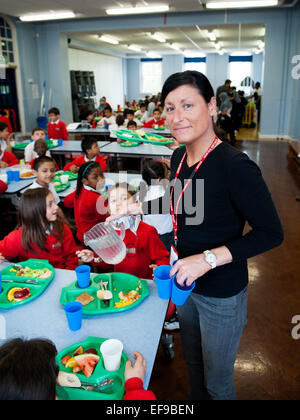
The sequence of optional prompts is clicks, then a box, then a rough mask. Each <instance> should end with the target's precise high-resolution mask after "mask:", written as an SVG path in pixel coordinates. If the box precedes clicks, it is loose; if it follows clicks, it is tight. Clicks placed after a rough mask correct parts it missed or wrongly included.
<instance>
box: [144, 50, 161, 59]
mask: <svg viewBox="0 0 300 420" xmlns="http://www.w3.org/2000/svg"><path fill="white" fill-rule="evenodd" d="M146 55H147V57H149V58H161V55H159V54H156V53H155V52H154V51H147V52H146Z"/></svg>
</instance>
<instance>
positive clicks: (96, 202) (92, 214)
mask: <svg viewBox="0 0 300 420" xmlns="http://www.w3.org/2000/svg"><path fill="white" fill-rule="evenodd" d="M104 186H105V179H104V176H103V173H102V169H101V166H100V165H99V163H98V162H88V163H85V164H83V165H81V166H80V169H79V172H78V179H77V188H76V191H74V192H73V193H71V194H69V195H68V196H67V197H65V199H64V205H65V206H66V207H69V208H72V207H74V215H75V222H76V226H77V233H76V236H77V238H78V240H79V241H80V242H81V243H82V245H84V240H83V235H84V234H85V233H86V232H88V231H89V230H90V229H91V228H92V227H94V226H95V225H97V224H98V223H101V222H104V221H105V219H106V218H107V216H108V215H109V214H108V206H107V202H106V199H105V198H104V197H103V195H101V193H100V191H102V190H103V188H104Z"/></svg>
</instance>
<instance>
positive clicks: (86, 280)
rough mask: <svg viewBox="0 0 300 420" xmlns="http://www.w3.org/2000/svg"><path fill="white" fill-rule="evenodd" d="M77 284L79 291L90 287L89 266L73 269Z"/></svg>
mask: <svg viewBox="0 0 300 420" xmlns="http://www.w3.org/2000/svg"><path fill="white" fill-rule="evenodd" d="M75 273H76V276H77V284H78V287H80V289H85V288H86V287H89V285H90V278H91V267H90V266H89V265H79V266H78V267H76V268H75Z"/></svg>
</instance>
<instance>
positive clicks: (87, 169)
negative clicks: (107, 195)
mask: <svg viewBox="0 0 300 420" xmlns="http://www.w3.org/2000/svg"><path fill="white" fill-rule="evenodd" d="M95 168H100V170H101V174H102V175H103V173H102V168H101V166H100V164H99V163H98V162H93V161H92V162H86V163H84V164H83V165H81V166H80V168H79V171H78V178H77V187H76V193H75V196H76V197H79V195H80V192H81V190H82V187H83V182H82V180H83V178H85V179H88V176H89V175H90V173H91V171H92V170H93V169H95Z"/></svg>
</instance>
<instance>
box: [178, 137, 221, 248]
mask: <svg viewBox="0 0 300 420" xmlns="http://www.w3.org/2000/svg"><path fill="white" fill-rule="evenodd" d="M218 140H219V139H218V137H217V136H216V137H215V138H214V141H213V142H212V144H211V145H210V146H209V148H208V149H207V151H206V152H205V154H204V155H203V157H202V159H201V160H200V162H199V163H198V165H197V166H196V168H195V169H194V171H193V174H192V177H191V178H189V180H188V182H187V183H186V184H185V186H184V188H183V190H182V191H181V193H180V196H179V198H178V200H177V203H176V209H175V212H176V215H175V212H174V208H173V203H172V196H173V194H174V187H175V183H176V181H177V178H178V176H179V173H180V171H181V168H182V165H183V162H184V159H185V157H186V154H187V152H185V154H184V156H183V158H182V159H181V162H180V164H179V166H178V168H177V171H176V175H175V178H174V184H173V188H172V191H171V195H170V206H171V216H172V222H173V228H174V239H175V246H176V247H177V241H178V237H177V231H178V224H177V219H178V206H179V203H180V201H181V199H182V197H183V194H184V193H185V190H186V189H187V187H188V186H189V185H190V183H191V182H192V180H193V178H194V176H195V174H196V172H197V171H198V169H199V168H200V166H201V165H202V163H203V162H204V161H205V159H206V158H207V156H208V155H209V154H210V152H211V151H212V150H213V149H214V148H215V147H216V145H217V142H218Z"/></svg>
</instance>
